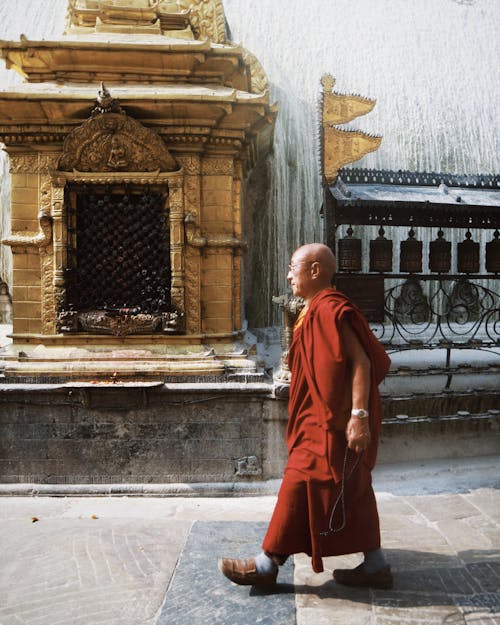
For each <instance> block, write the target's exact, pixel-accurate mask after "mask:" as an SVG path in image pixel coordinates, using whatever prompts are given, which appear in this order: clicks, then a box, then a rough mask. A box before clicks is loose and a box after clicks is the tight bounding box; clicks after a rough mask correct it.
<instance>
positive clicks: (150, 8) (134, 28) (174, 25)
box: [66, 0, 225, 43]
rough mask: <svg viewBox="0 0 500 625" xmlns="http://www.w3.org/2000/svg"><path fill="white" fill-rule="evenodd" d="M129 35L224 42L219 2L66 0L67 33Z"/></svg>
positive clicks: (221, 12) (204, 0)
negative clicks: (67, 0) (67, 2)
mask: <svg viewBox="0 0 500 625" xmlns="http://www.w3.org/2000/svg"><path fill="white" fill-rule="evenodd" d="M89 33H122V34H126V33H130V34H133V35H138V34H142V35H164V36H167V37H173V38H176V39H208V40H210V41H213V42H214V43H224V42H225V25H224V10H223V7H222V0H191V1H189V0H69V4H68V14H67V23H66V34H89Z"/></svg>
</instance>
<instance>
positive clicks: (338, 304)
mask: <svg viewBox="0 0 500 625" xmlns="http://www.w3.org/2000/svg"><path fill="white" fill-rule="evenodd" d="M344 323H349V325H350V327H351V328H352V330H353V331H354V332H355V334H356V336H357V338H358V340H359V341H360V343H361V345H362V346H363V349H364V351H365V352H366V354H367V356H368V358H369V360H370V364H371V369H370V399H369V405H368V410H369V413H370V415H369V423H370V431H371V442H370V445H369V447H368V449H367V450H366V451H365V452H363V454H361V455H358V454H356V453H355V452H353V451H350V450H348V449H347V441H346V437H345V427H346V425H347V421H348V419H349V417H350V411H351V393H352V386H351V381H352V371H351V368H350V363H349V360H348V358H347V356H346V350H345V345H344V340H345V339H344V338H343V336H342V326H343V324H344ZM289 364H290V370H291V374H292V375H291V383H290V399H289V405H288V411H289V421H288V426H287V434H286V441H287V447H288V453H289V457H288V463H287V466H286V469H285V475H284V478H283V483H282V487H281V489H280V493H279V495H278V502H277V505H276V508H275V511H274V514H273V517H272V519H271V523H270V525H269V528H268V532H267V534H266V537H265V539H264V543H263V547H264V549H265V550H267V551H269V552H271V553H278V554H283V555H285V554H292V553H299V552H305V553H308V554H309V555H311V556H312V560H313V562H312V564H313V569H314V570H315V571H317V572H321V571H322V570H323V565H322V561H321V557H322V556H324V555H325V556H326V555H340V554H345V553H354V552H357V551H368V550H370V549H376V548H378V547H379V546H380V531H379V522H378V513H377V507H376V502H375V496H374V493H373V489H372V486H371V470H372V469H373V467H374V465H375V461H376V455H377V448H378V440H379V434H380V427H381V419H382V411H381V402H380V397H379V393H378V385H379V384H380V382H381V381H382V380H383V378H384V377H385V375H386V373H387V371H388V369H389V364H390V360H389V357H388V356H387V354H386V352H385V350H384V348H383V347H382V345H380V343H379V342H378V341H377V339H376V338H375V336H374V335H373V332H372V331H371V330H370V327H369V326H368V323H367V321H366V319H365V318H364V316H363V315H362V314H361V312H360V311H359V309H358V308H357V307H356V306H355V305H354V304H353V303H352V302H350V300H348V299H347V298H346V297H345V296H344V295H343V294H342V293H339V292H338V291H336V290H335V289H325V290H324V291H321V292H320V293H318V294H317V295H316V296H315V297H314V298H313V300H312V301H311V302H310V305H309V308H308V310H307V312H306V313H305V315H304V316H303V318H302V320H301V323H300V325H299V324H298V325H297V327H296V329H295V330H294V335H293V340H292V345H291V347H290V351H289ZM363 407H365V406H363ZM343 476H345V480H344V482H345V483H344V489H343V491H342V478H343ZM342 492H343V497H342V496H341V494H342ZM336 502H337V505H336ZM333 509H335V513H334V514H333V516H332V518H331V519H330V516H331V514H332V510H333ZM332 527H333V528H334V529H335V531H328V530H329V528H332Z"/></svg>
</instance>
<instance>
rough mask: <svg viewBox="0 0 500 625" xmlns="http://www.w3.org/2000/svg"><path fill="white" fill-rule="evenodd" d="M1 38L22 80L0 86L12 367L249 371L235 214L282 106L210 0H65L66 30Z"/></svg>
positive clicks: (40, 375)
mask: <svg viewBox="0 0 500 625" xmlns="http://www.w3.org/2000/svg"><path fill="white" fill-rule="evenodd" d="M0 49H1V55H2V57H3V58H4V59H5V62H6V65H7V67H8V68H11V69H14V70H16V71H18V72H19V73H21V74H22V76H24V78H25V82H24V83H23V84H21V85H19V86H18V87H16V88H15V90H13V91H7V90H3V91H0V141H2V142H3V143H4V144H5V150H6V151H7V152H8V155H9V159H10V173H11V185H12V191H11V209H12V210H11V234H10V235H8V236H7V237H6V238H5V239H4V241H3V243H4V244H5V245H9V246H10V247H11V249H12V252H13V345H12V347H11V349H10V351H9V352H8V353H7V355H6V358H5V361H6V366H5V375H6V378H7V379H13V380H23V379H30V380H31V379H33V378H36V379H47V380H59V379H68V378H72V379H79V378H83V379H88V378H92V379H94V378H104V379H106V378H107V377H109V376H110V374H111V373H112V375H113V376H114V377H115V378H117V377H118V378H120V377H129V376H134V378H135V379H140V378H141V377H145V378H147V379H151V378H155V377H156V378H160V379H165V378H166V377H168V376H169V375H173V376H177V377H178V376H192V375H196V376H198V375H205V376H206V375H216V376H224V375H226V374H228V373H233V374H234V373H243V374H245V375H247V374H248V373H252V372H255V364H254V362H253V360H252V359H251V358H249V357H248V353H247V351H246V348H245V345H244V344H243V343H242V341H241V339H242V310H241V300H242V258H243V255H244V252H245V233H244V232H243V231H242V217H241V215H242V203H243V197H244V189H245V180H246V177H247V175H248V172H249V171H250V170H251V168H252V167H253V165H254V163H255V162H256V161H257V159H259V158H260V156H261V155H263V154H265V153H266V151H267V150H268V149H269V147H270V144H271V140H272V132H273V127H274V118H275V114H276V110H275V108H274V107H273V106H271V105H270V103H269V92H268V89H267V81H266V77H265V74H264V72H263V70H262V68H261V66H260V65H259V63H258V61H257V60H256V59H255V57H253V56H252V55H251V54H250V53H248V52H247V51H246V50H244V49H242V48H241V47H239V46H237V45H234V44H232V43H231V42H228V41H227V40H226V35H225V30H224V13H223V8H222V2H221V0H213V1H210V2H207V1H206V0H203V1H202V0H199V1H194V2H187V1H184V0H177V1H167V0H69V3H68V9H67V24H66V32H65V34H64V35H63V36H62V37H61V39H60V40H58V41H45V40H44V41H30V40H28V39H26V38H25V37H23V36H21V39H20V41H17V42H15V41H1V42H0ZM14 103H15V106H13V104H14ZM19 354H22V356H19ZM110 372H111V373H110Z"/></svg>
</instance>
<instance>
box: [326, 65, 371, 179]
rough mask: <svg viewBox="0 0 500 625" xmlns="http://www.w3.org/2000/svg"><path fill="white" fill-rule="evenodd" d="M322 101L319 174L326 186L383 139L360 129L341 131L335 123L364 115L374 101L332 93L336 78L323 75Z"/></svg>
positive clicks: (357, 96) (342, 122)
mask: <svg viewBox="0 0 500 625" xmlns="http://www.w3.org/2000/svg"><path fill="white" fill-rule="evenodd" d="M321 84H322V86H323V94H322V102H321V152H322V172H323V177H324V178H325V180H326V182H327V183H328V184H333V183H334V182H335V180H336V178H337V175H338V171H339V169H340V168H341V167H343V166H344V165H347V164H349V163H353V162H354V161H357V160H359V159H360V158H362V157H363V156H365V155H366V154H368V153H369V152H374V151H375V150H377V149H378V148H379V146H380V144H381V142H382V137H380V136H377V135H371V134H368V133H365V132H362V131H361V130H341V129H340V128H336V127H335V125H336V124H345V123H347V122H350V121H352V120H353V119H356V117H360V116H361V115H366V114H367V113H369V112H370V111H371V110H372V109H373V107H374V106H375V104H376V100H371V99H369V98H364V97H362V96H359V95H352V94H348V95H344V94H339V93H335V92H334V91H333V88H334V86H335V79H334V78H333V76H331V75H330V74H325V75H324V76H323V77H322V79H321Z"/></svg>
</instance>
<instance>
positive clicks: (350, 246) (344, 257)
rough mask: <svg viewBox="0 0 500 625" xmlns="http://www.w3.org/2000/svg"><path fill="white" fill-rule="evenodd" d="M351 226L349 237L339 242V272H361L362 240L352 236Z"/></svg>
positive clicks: (348, 230)
mask: <svg viewBox="0 0 500 625" xmlns="http://www.w3.org/2000/svg"><path fill="white" fill-rule="evenodd" d="M352 234H353V229H352V228H351V226H349V228H348V229H347V236H346V237H344V238H343V239H339V242H338V263H339V271H348V272H353V271H361V239H358V238H356V237H353V236H352Z"/></svg>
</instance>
